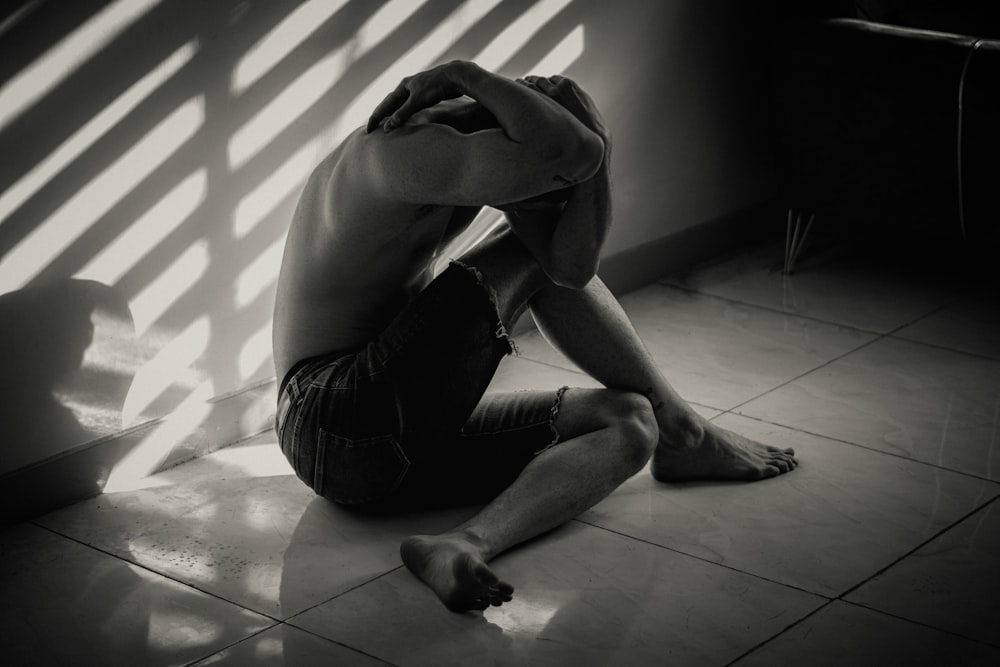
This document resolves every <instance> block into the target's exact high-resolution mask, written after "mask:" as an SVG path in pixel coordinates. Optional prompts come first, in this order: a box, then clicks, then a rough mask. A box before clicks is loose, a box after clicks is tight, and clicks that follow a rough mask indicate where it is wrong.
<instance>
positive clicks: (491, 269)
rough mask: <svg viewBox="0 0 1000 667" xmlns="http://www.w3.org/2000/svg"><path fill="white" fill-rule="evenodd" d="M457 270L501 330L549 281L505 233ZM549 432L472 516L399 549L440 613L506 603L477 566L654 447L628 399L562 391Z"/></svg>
mask: <svg viewBox="0 0 1000 667" xmlns="http://www.w3.org/2000/svg"><path fill="white" fill-rule="evenodd" d="M462 263H463V264H464V265H465V266H466V267H467V268H468V269H470V270H474V271H475V272H476V274H477V276H478V277H479V279H480V281H481V282H482V285H483V287H484V289H486V290H487V291H488V292H489V293H490V295H491V297H492V298H493V301H494V303H495V305H496V307H497V312H498V314H499V317H500V320H501V322H502V324H503V325H504V326H506V327H507V329H508V330H510V327H511V326H512V325H513V323H514V320H516V318H517V316H518V315H519V314H520V313H521V312H522V311H523V310H524V308H525V307H526V306H527V304H528V302H529V301H530V300H531V298H532V297H533V296H534V295H536V294H537V293H538V292H539V290H541V289H543V288H545V287H546V286H547V285H551V284H552V283H551V282H549V281H548V279H547V278H546V277H545V275H544V273H542V271H541V269H540V268H539V267H538V264H537V262H535V260H534V258H533V257H532V256H531V255H530V254H529V253H528V252H527V250H526V249H525V248H524V246H523V245H522V244H521V243H520V241H518V240H517V239H516V238H515V237H513V235H512V234H510V233H509V232H503V233H499V234H495V235H493V236H492V237H491V238H489V239H487V240H486V241H484V242H483V243H482V244H480V245H479V246H477V247H476V248H474V249H473V250H472V251H470V252H469V253H467V254H466V255H465V256H463V257H462ZM459 307H460V306H459ZM554 426H555V428H556V430H557V432H558V433H559V434H560V442H559V443H558V444H557V445H555V446H553V447H550V448H548V449H545V450H544V451H543V452H542V453H540V454H539V455H538V456H536V457H535V458H534V459H532V460H531V461H530V462H529V463H528V465H527V466H526V467H525V468H524V469H523V470H522V472H521V474H520V475H519V476H518V478H517V479H516V480H515V481H514V482H513V483H512V484H511V485H510V486H509V487H508V488H507V489H506V490H504V491H503V492H502V493H501V494H500V495H499V496H498V497H497V498H496V499H494V500H493V501H491V502H490V503H489V504H488V505H486V507H484V508H483V510H482V511H480V512H479V513H478V514H477V515H476V516H474V517H473V518H472V519H470V520H469V521H467V522H466V523H464V524H463V525H461V526H459V527H458V528H456V529H455V530H453V531H449V532H448V533H445V534H442V535H436V536H426V535H423V536H420V535H418V536H412V537H409V538H407V539H406V540H405V541H404V542H403V543H402V545H401V547H400V554H401V556H402V558H403V562H404V563H405V564H406V566H407V567H408V568H409V569H410V570H411V571H413V573H414V574H416V575H417V576H418V577H419V578H420V579H421V580H423V581H424V582H425V583H426V584H427V585H428V586H430V587H431V588H432V589H433V590H434V592H435V593H436V594H437V595H438V597H440V598H441V600H442V601H443V602H444V603H445V604H446V605H447V606H448V608H449V609H452V610H454V611H465V610H468V609H476V608H478V609H482V608H485V607H486V606H489V605H490V604H500V603H502V602H503V601H505V600H508V599H510V595H511V592H512V590H513V589H512V588H511V587H510V585H508V584H506V583H504V582H501V581H499V580H498V578H497V577H496V575H495V574H494V573H493V572H492V571H491V570H490V569H489V567H488V566H487V565H486V563H487V561H489V560H490V559H491V558H492V557H494V556H496V555H497V554H499V553H501V552H503V551H504V550H506V549H508V548H510V547H512V546H514V545H516V544H518V543H520V542H522V541H524V540H526V539H529V538H531V537H534V536H536V535H539V534H540V533H543V532H545V531H547V530H550V529H552V528H554V527H556V526H558V525H560V524H562V523H564V522H566V521H568V520H569V519H572V518H573V517H575V516H577V515H578V514H580V513H581V512H582V511H583V510H585V509H587V508H588V507H590V506H592V505H593V504H594V503H596V502H598V501H599V500H601V499H602V498H604V497H605V496H607V495H608V494H609V493H610V492H611V491H613V490H614V489H615V488H616V487H617V486H618V485H620V484H621V483H622V482H623V481H624V480H626V479H627V478H628V477H630V476H631V475H633V474H634V473H635V472H637V471H638V470H639V469H641V468H642V466H643V465H645V463H646V461H648V459H649V456H650V455H651V454H652V452H653V450H654V448H655V446H656V436H657V428H656V421H655V419H654V417H653V413H652V408H651V406H650V404H649V401H648V400H647V399H646V398H645V397H644V396H642V395H641V394H637V393H635V392H625V391H617V390H571V391H568V392H566V394H565V395H564V396H563V401H562V404H561V406H560V409H559V412H558V413H557V415H556V418H555V422H554ZM462 473H463V474H475V471H462Z"/></svg>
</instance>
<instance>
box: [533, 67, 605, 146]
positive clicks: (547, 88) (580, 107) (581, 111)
mask: <svg viewBox="0 0 1000 667" xmlns="http://www.w3.org/2000/svg"><path fill="white" fill-rule="evenodd" d="M517 82H518V83H521V84H524V85H526V86H527V87H529V88H531V89H532V90H536V91H538V92H540V93H542V94H543V95H545V96H546V97H549V98H551V99H552V100H554V101H555V102H557V103H558V104H559V105H560V106H562V107H563V108H564V109H566V110H567V111H569V112H570V113H571V114H573V115H574V116H575V117H576V119H577V120H579V121H580V122H581V123H583V124H584V125H585V126H586V127H587V129H589V130H592V131H594V132H596V133H597V135H598V136H599V137H601V139H602V140H604V143H605V146H607V147H610V146H609V144H610V141H611V132H610V130H608V126H607V124H606V123H605V122H604V118H603V116H601V112H600V111H598V109H597V105H596V104H594V100H593V99H591V97H590V95H588V94H587V93H586V92H585V91H584V90H583V88H581V87H580V86H579V84H577V83H576V82H575V81H573V80H572V79H569V78H566V77H564V76H558V75H557V76H549V77H544V76H534V75H531V76H526V77H524V78H523V79H517Z"/></svg>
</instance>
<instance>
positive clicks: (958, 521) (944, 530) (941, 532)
mask: <svg viewBox="0 0 1000 667" xmlns="http://www.w3.org/2000/svg"><path fill="white" fill-rule="evenodd" d="M998 499H1000V493H997V494H995V495H994V496H993V497H992V498H989V499H988V500H986V501H984V502H983V503H982V504H980V505H978V506H976V507H974V508H973V509H972V510H970V511H968V512H966V513H965V514H963V515H962V516H960V517H959V518H957V519H955V520H954V521H952V522H951V523H949V524H948V525H947V526H944V527H943V528H941V529H940V530H938V531H937V532H936V533H934V534H933V535H931V536H930V537H928V538H927V539H925V540H923V541H922V542H920V543H918V544H917V545H916V546H915V547H913V548H912V549H910V550H909V551H907V552H906V553H904V554H903V555H902V556H899V557H898V558H896V559H895V560H893V561H892V562H891V563H889V564H888V565H886V566H885V567H883V568H882V569H880V570H879V571H878V572H875V573H874V574H872V575H871V576H869V577H868V578H867V579H864V580H862V581H860V582H858V583H857V584H855V585H854V586H852V587H851V588H848V589H847V590H846V591H844V592H843V593H841V594H840V595H838V596H837V598H836V599H837V600H844V598H845V597H846V596H848V595H850V594H851V593H853V592H854V591H856V590H858V589H859V588H861V587H862V586H864V585H865V584H867V583H869V582H870V581H872V580H873V579H875V578H877V577H879V576H881V575H882V574H885V573H886V572H887V571H888V570H889V569H891V568H892V567H894V566H896V565H898V564H899V563H901V562H902V561H903V560H905V559H906V558H909V557H910V556H912V555H913V554H915V553H916V552H917V551H919V550H920V549H923V548H924V547H925V546H927V545H928V544H930V543H931V542H933V541H934V540H936V539H938V538H939V537H941V536H942V535H944V534H945V533H947V532H948V531H950V530H952V529H953V528H957V527H958V526H959V524H961V523H963V522H964V521H965V520H966V519H968V518H969V517H971V516H972V515H973V514H976V513H977V512H980V511H982V510H983V509H985V508H986V507H988V506H989V505H991V504H993V503H995V502H997V501H998ZM844 601H845V602H847V600H844Z"/></svg>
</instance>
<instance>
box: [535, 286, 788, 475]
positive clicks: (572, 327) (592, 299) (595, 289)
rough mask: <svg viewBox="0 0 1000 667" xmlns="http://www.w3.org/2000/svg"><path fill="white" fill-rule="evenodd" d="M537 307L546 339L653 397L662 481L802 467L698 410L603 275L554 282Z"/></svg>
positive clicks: (618, 385)
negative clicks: (581, 281)
mask: <svg viewBox="0 0 1000 667" xmlns="http://www.w3.org/2000/svg"><path fill="white" fill-rule="evenodd" d="M531 312H532V315H533V316H534V318H535V322H536V323H537V324H538V327H539V329H540V330H541V331H542V333H543V334H544V335H545V337H546V339H547V340H549V341H550V342H551V343H552V345H553V346H555V347H556V348H558V349H559V350H560V351H561V352H562V353H563V354H565V355H566V356H567V357H568V358H569V359H570V360H571V361H573V362H574V363H575V364H577V365H578V366H579V367H580V368H581V369H582V370H583V371H584V372H586V373H587V374H588V375H590V376H591V377H593V378H594V379H595V380H597V381H598V382H600V383H601V384H603V385H605V386H606V387H611V388H615V389H626V390H630V391H635V392H639V393H642V394H644V395H645V396H646V397H647V398H648V399H649V400H650V402H651V403H652V405H653V409H654V411H655V413H656V421H657V424H658V426H659V431H660V443H659V445H658V447H657V448H656V452H655V453H654V455H653V468H652V471H653V475H654V476H655V477H656V478H657V479H659V480H661V481H677V480H683V479H745V480H754V479H761V478H765V477H773V476H774V475H778V474H780V473H783V472H788V471H789V470H792V469H794V468H795V466H796V465H797V463H796V461H795V458H794V452H793V451H792V450H791V449H785V450H783V449H778V448H776V447H770V446H767V445H763V444H760V443H757V442H753V441H751V440H748V439H746V438H743V437H742V436H740V435H738V434H735V433H732V432H730V431H726V430H725V429H722V428H720V427H718V426H716V425H715V424H712V423H710V422H708V421H707V420H705V419H703V418H702V417H701V416H699V415H698V414H697V413H696V412H695V411H694V410H693V409H692V408H691V406H689V405H688V404H687V403H686V402H685V401H684V400H683V399H682V398H681V397H680V396H679V395H678V394H677V392H676V391H674V389H673V388H672V387H671V386H670V384H669V383H668V382H667V381H666V379H665V378H664V377H663V374H662V373H661V372H660V371H659V369H657V368H656V365H655V364H654V363H653V359H652V358H651V357H650V355H649V353H648V351H647V350H646V348H645V346H644V345H643V343H642V341H641V340H640V338H639V335H638V334H637V333H636V331H635V328H634V327H633V326H632V323H631V322H630V321H629V319H628V317H627V316H626V314H625V312H624V311H623V310H622V308H621V305H619V303H618V301H617V300H616V299H615V297H614V296H613V295H612V294H611V292H610V291H609V290H608V289H607V287H605V286H604V283H603V282H601V280H600V279H599V278H594V279H593V280H592V281H591V282H590V284H589V285H587V287H586V288H584V289H582V290H570V289H565V288H561V287H557V286H555V285H551V286H548V287H546V288H544V289H542V290H540V291H539V292H538V293H536V294H535V295H534V297H533V298H532V300H531Z"/></svg>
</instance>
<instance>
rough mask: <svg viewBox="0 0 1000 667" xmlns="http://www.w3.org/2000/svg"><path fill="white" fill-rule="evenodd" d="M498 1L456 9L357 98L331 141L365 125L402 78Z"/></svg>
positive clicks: (470, 2) (474, 1) (470, 1)
mask: <svg viewBox="0 0 1000 667" xmlns="http://www.w3.org/2000/svg"><path fill="white" fill-rule="evenodd" d="M498 4H500V0H467V2H465V3H463V4H462V5H460V6H459V7H458V8H456V9H455V11H453V12H452V13H451V14H449V15H448V16H447V17H446V18H445V19H444V20H443V21H441V22H440V23H439V24H438V25H437V27H436V28H434V30H432V31H431V32H430V33H428V34H427V36H425V37H424V38H423V39H422V40H420V41H419V42H418V43H417V44H415V45H414V46H413V47H411V48H410V50H409V51H407V52H406V53H404V54H403V55H402V56H400V57H399V58H397V59H396V61H395V62H394V63H393V64H392V65H391V66H390V67H389V68H388V69H386V70H385V71H383V72H382V74H381V75H379V76H378V78H376V79H375V80H374V81H372V82H371V83H370V84H369V85H368V86H367V87H366V88H365V89H364V90H363V91H362V92H361V93H360V94H359V95H357V96H356V97H355V98H354V100H353V101H352V102H351V104H350V105H349V106H348V107H347V109H345V110H344V113H342V114H341V115H340V117H339V118H338V120H337V121H336V122H335V123H334V124H333V125H332V127H331V134H332V137H331V138H332V143H333V144H334V145H336V144H339V143H340V142H341V141H343V140H344V138H345V137H347V135H348V134H350V133H351V132H353V131H354V130H355V129H356V128H357V127H358V126H359V125H363V124H364V123H365V121H366V120H368V115H369V114H370V113H371V112H372V110H374V109H375V107H376V106H377V105H378V103H379V102H381V101H382V99H383V98H384V97H385V96H386V95H388V94H389V93H390V92H392V90H393V89H394V88H395V87H396V85H397V84H398V83H399V82H400V80H401V79H402V78H403V77H405V76H408V75H410V74H413V73H414V72H417V71H419V70H420V69H424V68H427V67H429V66H431V65H432V64H433V63H434V62H436V61H437V60H439V59H440V58H441V56H443V55H444V54H445V53H446V52H447V51H448V49H450V48H451V47H452V45H454V44H455V43H456V42H457V41H458V40H459V39H460V38H461V37H462V35H464V34H465V33H466V31H468V30H469V28H471V27H472V26H473V25H475V24H476V23H477V22H478V21H479V20H480V19H482V18H483V17H484V16H486V14H488V13H489V12H490V11H491V10H492V9H493V8H494V7H496V6H497V5H498Z"/></svg>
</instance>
